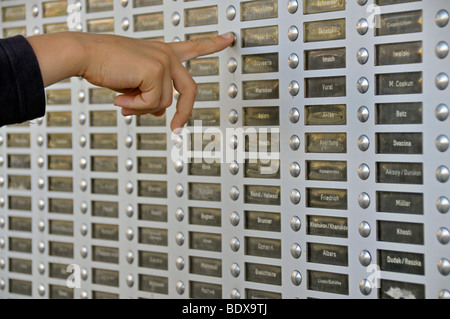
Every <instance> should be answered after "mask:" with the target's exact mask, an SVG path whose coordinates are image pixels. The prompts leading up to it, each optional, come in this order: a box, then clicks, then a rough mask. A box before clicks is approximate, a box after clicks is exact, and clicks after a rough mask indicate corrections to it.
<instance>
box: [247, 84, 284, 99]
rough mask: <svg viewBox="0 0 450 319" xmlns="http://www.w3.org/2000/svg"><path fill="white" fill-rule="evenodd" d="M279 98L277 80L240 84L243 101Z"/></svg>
mask: <svg viewBox="0 0 450 319" xmlns="http://www.w3.org/2000/svg"><path fill="white" fill-rule="evenodd" d="M279 98H280V83H279V80H257V81H244V82H243V83H242V99H243V100H271V99H279Z"/></svg>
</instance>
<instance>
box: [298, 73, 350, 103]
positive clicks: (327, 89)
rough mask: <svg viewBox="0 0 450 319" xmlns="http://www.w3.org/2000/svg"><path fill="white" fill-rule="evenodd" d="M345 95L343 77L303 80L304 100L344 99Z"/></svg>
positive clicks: (345, 80) (345, 86)
mask: <svg viewBox="0 0 450 319" xmlns="http://www.w3.org/2000/svg"><path fill="white" fill-rule="evenodd" d="M346 95H347V78H346V77H345V76H336V77H325V78H307V79H305V97H306V98H325V97H344V96H346Z"/></svg>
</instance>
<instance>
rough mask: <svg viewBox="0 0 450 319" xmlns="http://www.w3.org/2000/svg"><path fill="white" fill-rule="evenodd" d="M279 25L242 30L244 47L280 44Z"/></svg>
mask: <svg viewBox="0 0 450 319" xmlns="http://www.w3.org/2000/svg"><path fill="white" fill-rule="evenodd" d="M278 37H279V36H278V26H277V25H274V26H268V27H256V28H247V29H242V30H241V40H242V47H243V48H252V47H262V46H269V45H278Z"/></svg>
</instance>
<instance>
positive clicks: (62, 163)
mask: <svg viewBox="0 0 450 319" xmlns="http://www.w3.org/2000/svg"><path fill="white" fill-rule="evenodd" d="M47 161H48V169H49V170H57V171H71V170H72V168H73V163H72V162H73V159H72V156H71V155H49V156H48V157H47Z"/></svg>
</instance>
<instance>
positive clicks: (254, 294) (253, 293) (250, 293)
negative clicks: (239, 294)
mask: <svg viewBox="0 0 450 319" xmlns="http://www.w3.org/2000/svg"><path fill="white" fill-rule="evenodd" d="M245 298H246V299H282V294H281V293H278V292H272V291H263V290H258V289H245Z"/></svg>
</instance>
